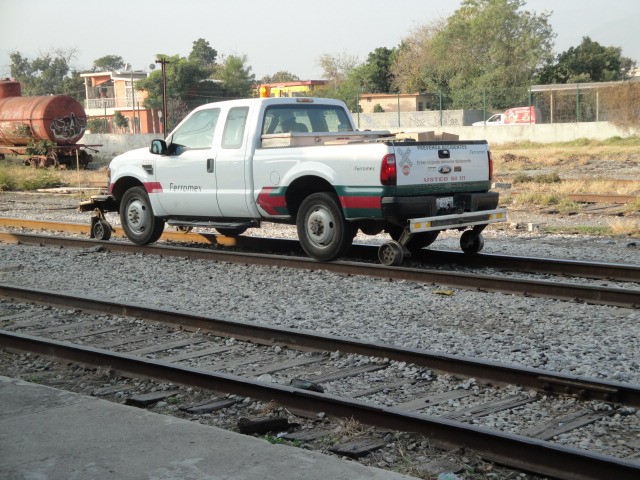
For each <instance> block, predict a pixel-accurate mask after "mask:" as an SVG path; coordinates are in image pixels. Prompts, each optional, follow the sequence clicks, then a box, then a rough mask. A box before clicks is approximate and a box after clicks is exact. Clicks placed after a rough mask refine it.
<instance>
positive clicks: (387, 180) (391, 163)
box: [380, 153, 397, 185]
mask: <svg viewBox="0 0 640 480" xmlns="http://www.w3.org/2000/svg"><path fill="white" fill-rule="evenodd" d="M396 178H397V170H396V156H395V155H394V154H393V153H390V154H388V155H385V156H384V158H383V159H382V165H381V167H380V183H381V184H382V185H395V184H396Z"/></svg>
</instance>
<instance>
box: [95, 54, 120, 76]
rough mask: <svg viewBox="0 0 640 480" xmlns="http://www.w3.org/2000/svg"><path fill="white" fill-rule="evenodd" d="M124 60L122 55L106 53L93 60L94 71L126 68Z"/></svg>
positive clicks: (111, 70)
mask: <svg viewBox="0 0 640 480" xmlns="http://www.w3.org/2000/svg"><path fill="white" fill-rule="evenodd" d="M124 65H125V63H124V60H123V59H122V57H121V56H120V55H105V56H104V57H100V58H98V59H96V60H94V61H93V71H94V72H113V71H114V70H120V69H122V68H124Z"/></svg>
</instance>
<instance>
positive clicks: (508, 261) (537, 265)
mask: <svg viewBox="0 0 640 480" xmlns="http://www.w3.org/2000/svg"><path fill="white" fill-rule="evenodd" d="M0 227H10V228H28V229H31V230H49V231H63V232H67V233H77V234H84V235H87V236H88V235H89V230H90V227H89V226H88V225H84V224H80V223H64V222H62V223H60V222H49V221H38V220H23V219H16V218H3V217H0ZM114 228H115V230H114V236H115V237H122V238H125V235H124V232H122V229H121V228H120V227H114ZM161 238H162V239H163V240H167V241H172V242H180V243H191V244H205V245H216V244H219V245H224V246H238V247H242V248H248V249H252V250H257V251H265V250H269V251H275V252H300V253H301V254H303V252H302V248H301V247H300V242H298V241H297V240H291V239H282V238H264V237H250V236H241V237H238V238H229V237H224V236H221V235H215V234H204V233H180V232H171V231H168V230H167V231H165V232H164V233H163V234H162V237H161ZM349 254H350V255H351V256H354V257H357V258H363V259H365V260H371V261H374V262H376V263H377V261H378V247H377V246H372V245H362V244H354V245H353V246H352V247H351V250H350V252H349ZM414 258H415V259H416V260H418V261H420V262H424V263H427V264H429V265H447V264H452V265H457V266H461V265H462V266H466V267H483V268H498V269H504V270H509V271H520V272H528V273H549V274H553V275H563V276H579V277H584V278H595V279H609V280H612V281H622V282H640V265H623V264H615V263H603V262H583V261H578V260H563V259H549V258H536V257H512V256H505V255H497V254H484V253H483V254H479V255H467V254H465V253H461V252H455V251H450V250H431V249H427V250H423V251H421V252H420V253H418V254H417V255H414Z"/></svg>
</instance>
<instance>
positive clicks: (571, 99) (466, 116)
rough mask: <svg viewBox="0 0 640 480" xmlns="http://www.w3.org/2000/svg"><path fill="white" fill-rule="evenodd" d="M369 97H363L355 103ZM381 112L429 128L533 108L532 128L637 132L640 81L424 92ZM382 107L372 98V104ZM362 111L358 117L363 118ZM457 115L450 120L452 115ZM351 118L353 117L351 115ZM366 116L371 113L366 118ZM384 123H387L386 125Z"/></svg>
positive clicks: (388, 103) (390, 101) (391, 103)
mask: <svg viewBox="0 0 640 480" xmlns="http://www.w3.org/2000/svg"><path fill="white" fill-rule="evenodd" d="M368 96H370V95H369V94H362V96H361V97H360V98H359V99H358V101H359V102H360V103H359V105H360V106H361V107H362V106H363V103H362V101H363V100H362V99H363V98H367V97H368ZM387 97H388V98H387V99H386V104H384V108H383V107H381V106H380V105H377V109H376V110H375V111H377V112H380V113H383V112H384V113H386V114H387V115H389V116H390V115H391V112H394V114H395V115H397V117H398V118H397V122H398V123H399V124H400V125H402V126H407V121H406V120H405V118H404V117H406V114H409V112H414V113H415V112H431V116H432V117H433V118H431V117H429V116H428V115H423V117H424V118H429V120H425V121H426V122H427V123H428V124H429V126H457V125H471V123H472V122H474V121H478V120H480V121H482V120H486V119H487V118H489V117H491V115H493V114H495V113H503V112H504V111H505V110H507V109H509V108H514V107H535V110H536V112H537V118H536V120H535V122H536V123H573V122H598V121H609V122H612V123H614V124H616V125H617V126H620V127H635V128H638V127H640V81H625V82H603V83H583V84H558V85H532V86H529V87H520V88H510V89H482V90H474V89H467V90H464V91H460V92H452V93H448V94H445V93H437V92H423V93H420V94H417V95H415V101H413V102H411V101H407V99H406V96H405V98H403V101H402V102H401V101H400V99H399V98H400V96H398V101H397V102H396V101H395V100H394V99H393V98H392V97H394V96H393V95H389V96H387ZM376 101H381V102H382V100H380V99H376V98H375V97H374V99H373V102H376ZM362 111H363V110H362V108H361V109H360V112H362ZM453 112H458V115H457V116H455V115H454V116H455V117H456V118H455V120H454V121H451V114H452V113H453ZM356 113H358V112H357V111H356ZM367 115H370V113H367ZM387 123H388V122H387Z"/></svg>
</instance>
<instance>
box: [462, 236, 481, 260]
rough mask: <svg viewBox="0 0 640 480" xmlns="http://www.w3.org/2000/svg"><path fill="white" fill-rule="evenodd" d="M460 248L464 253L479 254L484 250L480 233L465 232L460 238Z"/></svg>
mask: <svg viewBox="0 0 640 480" xmlns="http://www.w3.org/2000/svg"><path fill="white" fill-rule="evenodd" d="M460 248H461V249H462V251H463V252H464V253H468V254H470V255H473V254H474V253H478V252H480V251H481V250H482V249H483V248H484V237H483V236H482V234H481V233H476V232H474V231H473V230H466V231H465V232H464V233H463V234H462V235H461V236H460Z"/></svg>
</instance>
